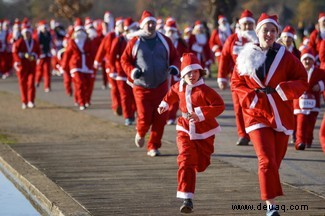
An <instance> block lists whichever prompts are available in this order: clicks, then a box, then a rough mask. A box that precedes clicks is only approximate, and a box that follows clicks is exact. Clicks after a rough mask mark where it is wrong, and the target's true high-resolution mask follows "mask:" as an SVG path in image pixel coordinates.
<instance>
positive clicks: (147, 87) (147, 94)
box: [121, 10, 180, 157]
mask: <svg viewBox="0 0 325 216" xmlns="http://www.w3.org/2000/svg"><path fill="white" fill-rule="evenodd" d="M156 24H157V22H156V18H155V17H154V16H153V15H152V13H150V12H149V11H146V10H145V11H144V12H143V13H142V16H141V21H140V30H138V31H137V36H135V37H134V38H132V39H131V40H130V41H129V42H128V44H127V46H126V48H125V50H124V52H123V55H122V58H121V63H122V67H123V69H124V71H125V72H126V73H127V75H128V77H129V78H130V79H131V80H132V81H133V94H134V97H135V103H136V107H137V114H138V118H137V133H136V136H135V139H134V140H135V144H136V146H137V147H143V146H144V144H145V135H146V133H147V132H148V131H149V129H150V138H149V141H148V146H147V155H148V156H151V157H155V156H158V155H160V151H159V150H158V149H159V148H160V147H161V138H162V136H163V133H164V127H165V125H166V120H167V113H166V114H163V115H159V114H158V113H157V107H158V105H159V103H160V101H161V100H162V98H163V97H164V95H165V94H166V93H167V91H168V79H167V77H168V75H177V74H178V73H179V71H178V66H179V64H180V61H179V56H178V53H177V50H176V49H175V47H174V45H173V44H172V42H171V40H170V39H169V38H168V37H166V36H165V35H163V34H161V33H159V32H158V31H156Z"/></svg>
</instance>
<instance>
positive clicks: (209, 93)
mask: <svg viewBox="0 0 325 216" xmlns="http://www.w3.org/2000/svg"><path fill="white" fill-rule="evenodd" d="M205 73H206V72H205V70H203V68H202V66H201V65H200V62H199V60H198V59H197V57H196V56H195V55H194V54H193V53H184V54H183V57H182V65H181V77H182V79H181V80H180V81H179V82H177V83H176V84H175V85H173V86H172V88H171V89H170V90H169V91H168V93H167V94H166V96H165V97H164V98H163V100H162V102H161V103H160V105H159V107H158V112H159V113H160V114H161V113H164V112H165V111H168V108H169V106H171V105H172V104H174V103H177V102H179V104H180V105H179V108H180V110H181V112H182V117H180V118H178V121H177V126H176V130H177V148H178V157H177V162H178V187H177V197H178V198H181V199H184V201H183V204H182V206H181V208H180V211H181V212H182V213H190V212H192V210H193V203H192V199H193V196H194V191H195V183H196V172H203V171H204V170H205V169H206V168H207V167H208V166H209V165H210V157H211V154H212V153H213V151H214V146H213V143H214V138H215V134H216V133H218V132H219V131H220V126H219V124H218V122H217V121H216V119H215V118H216V117H217V116H219V115H220V114H221V113H222V112H223V111H224V109H225V104H224V102H223V99H222V98H221V97H220V95H219V94H218V93H217V92H215V91H214V90H213V89H211V88H210V87H208V86H207V85H206V84H205V83H204V80H203V76H204V75H205Z"/></svg>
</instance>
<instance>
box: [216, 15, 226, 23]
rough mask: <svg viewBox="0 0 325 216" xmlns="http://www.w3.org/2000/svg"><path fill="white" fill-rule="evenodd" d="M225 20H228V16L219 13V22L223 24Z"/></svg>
mask: <svg viewBox="0 0 325 216" xmlns="http://www.w3.org/2000/svg"><path fill="white" fill-rule="evenodd" d="M223 21H226V22H228V19H227V17H225V16H224V15H219V16H218V24H219V25H221V24H222V23H223Z"/></svg>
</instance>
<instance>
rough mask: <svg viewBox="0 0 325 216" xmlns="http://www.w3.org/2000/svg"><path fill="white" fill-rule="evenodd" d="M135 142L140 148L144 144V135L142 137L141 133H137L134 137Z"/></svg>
mask: <svg viewBox="0 0 325 216" xmlns="http://www.w3.org/2000/svg"><path fill="white" fill-rule="evenodd" d="M134 143H135V145H136V146H137V147H138V148H141V147H143V146H144V137H140V135H139V134H138V133H137V134H136V135H135V138H134Z"/></svg>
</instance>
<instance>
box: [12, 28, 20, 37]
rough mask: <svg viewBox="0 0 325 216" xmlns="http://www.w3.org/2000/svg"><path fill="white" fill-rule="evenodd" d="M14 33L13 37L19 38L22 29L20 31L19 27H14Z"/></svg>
mask: <svg viewBox="0 0 325 216" xmlns="http://www.w3.org/2000/svg"><path fill="white" fill-rule="evenodd" d="M12 35H13V37H14V38H15V39H18V38H19V36H20V35H21V34H20V31H19V30H18V29H14V30H13V31H12Z"/></svg>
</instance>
